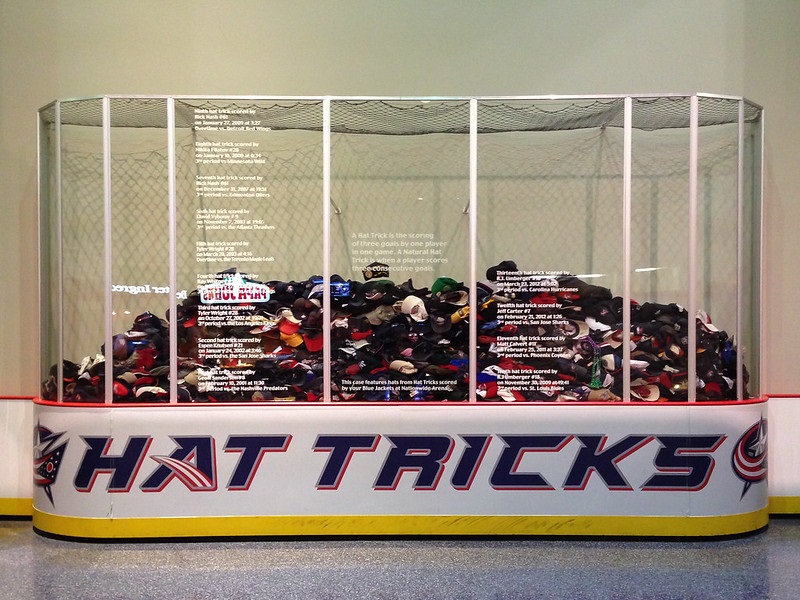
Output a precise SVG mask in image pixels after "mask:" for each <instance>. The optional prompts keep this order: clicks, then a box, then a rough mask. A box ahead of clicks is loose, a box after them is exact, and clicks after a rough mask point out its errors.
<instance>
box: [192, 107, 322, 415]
mask: <svg viewBox="0 0 800 600" xmlns="http://www.w3.org/2000/svg"><path fill="white" fill-rule="evenodd" d="M176 129H177V132H176V155H177V196H178V199H177V202H178V209H177V230H178V231H177V251H178V278H179V280H178V293H179V294H181V296H182V298H181V302H180V304H179V306H178V356H179V364H178V369H179V373H178V375H179V377H180V380H179V383H180V389H179V394H180V400H181V401H184V400H191V401H198V402H230V401H295V400H297V401H315V400H319V399H320V398H321V396H322V392H323V385H322V356H323V348H322V337H321V335H322V329H321V327H322V313H321V310H320V305H321V300H322V286H321V285H320V284H321V277H320V272H321V270H322V264H323V262H322V261H323V254H322V252H323V249H322V243H321V239H322V221H323V219H322V206H323V204H322V134H321V130H322V103H321V102H319V101H313V102H311V101H286V102H274V101H263V102H252V103H250V102H247V103H231V102H229V101H219V100H218V101H207V100H197V101H191V100H186V101H181V102H177V103H176Z"/></svg>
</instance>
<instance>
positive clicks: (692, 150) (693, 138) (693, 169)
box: [686, 95, 700, 402]
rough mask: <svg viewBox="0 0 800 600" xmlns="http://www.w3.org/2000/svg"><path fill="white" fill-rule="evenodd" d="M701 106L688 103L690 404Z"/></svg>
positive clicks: (694, 396)
mask: <svg viewBox="0 0 800 600" xmlns="http://www.w3.org/2000/svg"><path fill="white" fill-rule="evenodd" d="M699 113H700V105H699V99H698V97H697V95H693V96H692V97H691V98H690V100H689V265H688V266H689V273H688V286H689V297H688V299H687V304H688V306H687V307H686V311H687V313H688V315H687V317H688V320H687V322H688V326H689V344H688V348H687V350H686V352H687V353H688V356H687V374H686V380H687V386H688V393H689V402H695V401H696V400H697V316H696V315H697V161H698V123H699Z"/></svg>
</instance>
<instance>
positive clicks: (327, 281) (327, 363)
mask: <svg viewBox="0 0 800 600" xmlns="http://www.w3.org/2000/svg"><path fill="white" fill-rule="evenodd" d="M330 250H331V99H330V98H324V99H323V100H322V282H323V290H324V291H323V294H322V348H323V350H322V352H323V361H322V381H323V395H322V401H323V402H331V383H332V382H331V252H330Z"/></svg>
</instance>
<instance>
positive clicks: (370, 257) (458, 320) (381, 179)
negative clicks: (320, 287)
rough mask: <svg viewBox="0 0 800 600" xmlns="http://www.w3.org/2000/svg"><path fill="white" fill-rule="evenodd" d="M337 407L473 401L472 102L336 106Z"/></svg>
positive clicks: (334, 266)
mask: <svg viewBox="0 0 800 600" xmlns="http://www.w3.org/2000/svg"><path fill="white" fill-rule="evenodd" d="M331 121H332V123H331V128H332V142H331V196H332V198H331V203H332V221H331V269H332V273H334V274H335V275H333V276H332V279H333V281H332V284H331V292H332V302H333V306H334V310H335V313H334V314H333V315H332V317H333V320H334V326H333V328H332V338H333V342H332V348H331V353H332V356H331V365H332V379H333V381H332V392H333V395H332V397H333V399H334V400H336V401H342V400H361V401H428V400H465V399H466V398H467V396H468V381H467V375H468V371H469V360H468V356H469V326H468V318H467V317H468V314H469V310H470V307H469V306H468V300H467V294H468V290H469V287H468V286H469V276H470V274H469V264H470V262H469V241H468V240H469V215H468V210H467V209H468V205H469V135H468V133H469V103H468V102H466V101H453V102H439V101H407V102H390V101H383V100H380V101H378V100H376V101H366V102H350V101H336V102H333V103H332V107H331Z"/></svg>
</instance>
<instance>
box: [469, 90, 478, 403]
mask: <svg viewBox="0 0 800 600" xmlns="http://www.w3.org/2000/svg"><path fill="white" fill-rule="evenodd" d="M477 247H478V100H477V99H475V98H472V99H471V100H470V101H469V305H470V307H471V308H470V317H469V401H470V402H477V401H478V393H477V390H478V388H477V377H478V375H477V373H478V310H479V309H480V307H479V306H478V290H477V281H478V279H477V262H478V255H477Z"/></svg>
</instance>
